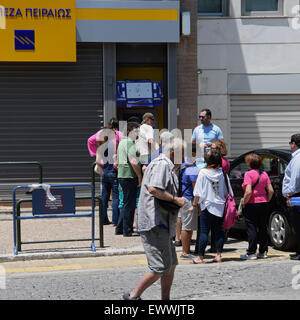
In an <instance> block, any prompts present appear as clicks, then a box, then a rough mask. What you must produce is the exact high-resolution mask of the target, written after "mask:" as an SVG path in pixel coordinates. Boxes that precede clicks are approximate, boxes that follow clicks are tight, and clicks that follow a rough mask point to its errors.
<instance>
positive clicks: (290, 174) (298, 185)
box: [282, 133, 300, 260]
mask: <svg viewBox="0 0 300 320" xmlns="http://www.w3.org/2000/svg"><path fill="white" fill-rule="evenodd" d="M290 148H291V150H292V152H293V154H292V159H291V161H290V163H289V164H288V166H287V167H286V170H285V175H284V179H283V182H282V194H283V196H285V197H287V198H288V199H287V205H288V206H290V205H291V204H290V198H291V197H300V133H298V134H294V135H292V136H291V141H290ZM293 217H294V229H295V232H296V236H297V251H296V254H294V255H291V259H292V260H300V212H298V210H297V208H296V207H294V208H293Z"/></svg>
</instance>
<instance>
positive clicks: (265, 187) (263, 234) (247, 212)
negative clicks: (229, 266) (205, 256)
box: [241, 153, 274, 260]
mask: <svg viewBox="0 0 300 320" xmlns="http://www.w3.org/2000/svg"><path fill="white" fill-rule="evenodd" d="M245 161H246V164H247V166H248V169H249V171H247V172H246V173H245V175H244V182H243V184H242V188H243V189H244V197H243V199H242V200H243V202H244V205H243V206H244V210H243V214H244V216H245V222H246V226H247V233H248V250H247V254H245V255H241V259H243V260H254V259H257V258H266V257H267V255H266V253H267V251H268V232H267V223H268V221H267V220H268V210H269V206H268V202H269V201H270V200H271V198H272V196H273V194H274V190H273V187H272V184H271V181H270V178H269V176H268V174H267V173H266V172H261V171H260V166H261V163H262V158H261V157H260V156H259V155H258V154H255V153H251V154H248V155H247V156H246V157H245ZM257 244H259V252H258V254H257V255H256V249H257Z"/></svg>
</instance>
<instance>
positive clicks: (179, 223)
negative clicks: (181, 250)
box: [175, 218, 182, 241]
mask: <svg viewBox="0 0 300 320" xmlns="http://www.w3.org/2000/svg"><path fill="white" fill-rule="evenodd" d="M181 226H182V221H181V218H178V219H177V222H176V230H175V241H180V240H181Z"/></svg>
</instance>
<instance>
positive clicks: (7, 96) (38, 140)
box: [0, 44, 103, 198]
mask: <svg viewBox="0 0 300 320" xmlns="http://www.w3.org/2000/svg"><path fill="white" fill-rule="evenodd" d="M102 64H103V62H102V45H101V44H78V46H77V62H76V63H0V162H3V161H40V162H41V163H42V166H43V170H44V182H48V183H71V182H90V179H91V173H90V166H91V163H92V162H93V160H94V159H92V158H91V157H90V156H89V153H88V150H87V144H86V143H87V139H88V137H89V136H91V135H92V134H94V133H95V132H96V131H98V130H99V129H100V127H101V126H103V84H102V77H103V72H102V69H103V65H102ZM33 177H35V181H32V180H33V179H32V178H33ZM37 177H38V170H37V168H34V167H24V168H16V169H15V168H11V167H5V168H1V167H0V197H1V198H3V197H5V198H7V197H8V198H11V194H10V190H11V188H12V186H13V185H16V184H25V183H28V182H30V183H32V182H38V178H37ZM8 185H10V187H8Z"/></svg>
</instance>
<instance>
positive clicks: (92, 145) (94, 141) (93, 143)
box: [87, 118, 122, 157]
mask: <svg viewBox="0 0 300 320" xmlns="http://www.w3.org/2000/svg"><path fill="white" fill-rule="evenodd" d="M105 128H106V129H111V130H113V131H114V132H115V134H116V141H117V145H118V144H119V142H120V141H121V139H122V132H120V131H119V122H118V120H117V119H115V118H112V119H110V120H109V123H108V125H107V126H106V127H105ZM102 130H103V129H101V130H99V131H98V132H96V133H95V134H93V135H92V136H90V137H89V138H88V141H87V147H88V150H89V153H90V156H91V157H95V156H96V154H97V149H98V147H99V144H100V142H101V140H102V139H101V132H102Z"/></svg>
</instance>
